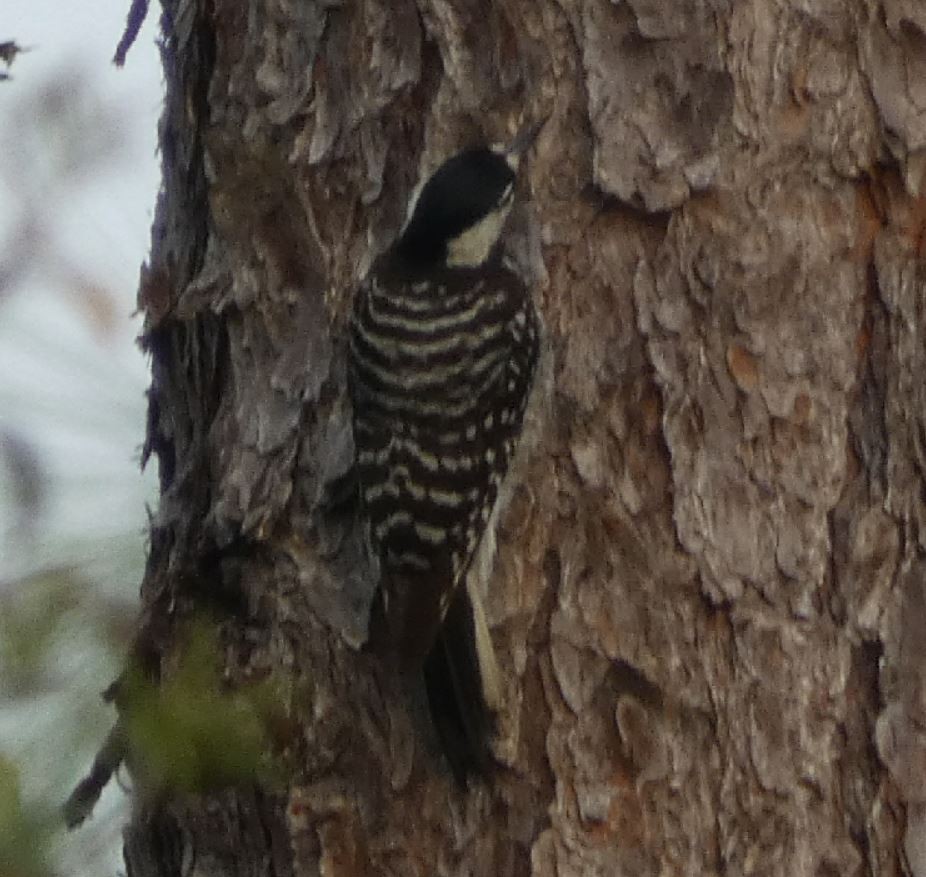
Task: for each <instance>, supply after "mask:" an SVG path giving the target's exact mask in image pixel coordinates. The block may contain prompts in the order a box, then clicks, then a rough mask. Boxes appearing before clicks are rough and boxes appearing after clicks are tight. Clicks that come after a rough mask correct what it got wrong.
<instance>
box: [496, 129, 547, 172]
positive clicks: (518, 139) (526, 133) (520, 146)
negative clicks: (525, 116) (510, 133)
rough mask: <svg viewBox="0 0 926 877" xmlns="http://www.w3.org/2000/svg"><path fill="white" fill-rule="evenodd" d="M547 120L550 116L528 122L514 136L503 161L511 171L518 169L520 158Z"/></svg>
mask: <svg viewBox="0 0 926 877" xmlns="http://www.w3.org/2000/svg"><path fill="white" fill-rule="evenodd" d="M549 118H550V116H549V115H546V116H544V117H543V118H542V119H541V120H540V121H539V122H528V123H525V124H524V125H522V126H521V130H520V131H518V133H517V134H516V135H515V138H514V140H512V141H511V145H510V146H509V147H508V148H507V149H506V150H505V160H506V161H507V162H508V164H509V165H510V166H511V169H512V170H515V171H516V170H517V169H518V165H519V164H520V163H521V156H522V155H524V153H525V152H527V150H528V149H530V148H531V146H532V145H533V143H534V141H535V140H536V139H537V135H538V134H539V133H540V131H541V129H542V128H543V126H544V125H546V123H547V120H548V119H549Z"/></svg>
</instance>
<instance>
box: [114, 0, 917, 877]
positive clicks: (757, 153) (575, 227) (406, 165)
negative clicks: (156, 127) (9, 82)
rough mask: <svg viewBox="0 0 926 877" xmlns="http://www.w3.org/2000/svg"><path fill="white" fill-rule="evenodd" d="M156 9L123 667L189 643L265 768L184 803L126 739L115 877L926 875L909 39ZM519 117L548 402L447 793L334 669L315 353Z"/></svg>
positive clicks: (514, 244) (401, 707) (444, 779)
mask: <svg viewBox="0 0 926 877" xmlns="http://www.w3.org/2000/svg"><path fill="white" fill-rule="evenodd" d="M164 10H165V11H164V45H163V53H164V62H165V75H166V81H167V101H166V107H165V113H164V121H163V127H162V132H161V137H162V141H161V142H162V152H163V157H164V174H165V178H164V189H163V193H162V196H161V198H160V201H159V204H158V210H157V217H156V220H155V227H154V243H153V249H152V255H151V262H150V265H149V267H148V268H147V270H146V271H145V273H144V276H143V281H142V288H141V293H140V302H141V306H142V307H143V309H144V311H145V313H146V315H147V331H146V342H147V345H148V347H149V349H150V351H151V356H152V369H153V379H152V389H151V399H150V404H151V407H150V422H149V437H148V450H149V452H152V453H153V454H154V455H155V456H156V458H157V460H158V463H159V466H160V473H161V484H162V498H161V504H160V508H159V510H158V513H157V515H156V517H155V518H154V519H153V521H152V530H151V555H150V562H149V566H148V571H147V575H146V579H145V582H144V586H143V599H144V614H143V617H142V622H141V631H140V635H139V643H138V648H137V655H136V657H137V659H138V662H139V666H140V668H141V671H142V672H143V673H144V674H145V675H146V676H147V677H148V678H150V679H153V680H155V681H156V682H157V683H158V684H159V685H160V686H161V689H162V690H163V689H164V687H165V686H167V685H169V684H170V682H171V680H172V679H175V678H176V677H177V675H178V673H180V672H181V670H182V667H183V666H184V654H185V653H187V652H189V650H190V649H191V648H193V646H191V645H190V643H191V639H190V636H189V635H188V631H189V629H190V627H189V624H190V621H191V619H194V618H195V619H197V620H196V624H198V625H200V628H202V627H206V628H207V629H208V630H209V631H210V635H214V637H215V640H214V641H215V643H217V648H216V649H215V650H214V655H213V657H214V661H215V663H216V665H217V667H218V669H219V671H220V676H219V675H217V677H216V679H217V680H219V679H220V680H221V687H222V689H223V691H226V692H231V693H238V692H242V691H248V690H249V688H251V687H253V686H254V684H255V680H263V681H264V684H265V685H269V686H270V689H271V690H272V693H273V696H272V698H271V700H272V706H271V707H269V708H266V709H265V710H264V712H263V713H262V729H263V731H262V733H263V734H264V736H263V737H262V738H261V739H262V740H263V743H262V745H263V746H265V747H266V748H267V753H266V760H267V761H268V762H270V761H272V762H273V764H274V768H273V769H272V770H271V771H269V772H267V771H262V770H257V771H255V772H254V777H253V778H252V779H249V780H248V781H244V780H242V779H240V777H239V778H237V779H236V780H235V782H233V783H230V782H228V781H224V782H216V781H215V777H214V776H212V775H211V774H210V772H209V771H208V770H207V769H205V768H203V769H202V770H200V773H199V774H198V780H197V782H195V783H192V784H188V785H187V786H184V787H182V788H181V786H182V784H180V783H179V782H177V781H176V778H175V777H172V776H171V775H170V771H169V770H168V771H167V772H166V773H165V772H163V771H162V772H161V773H160V774H159V775H158V776H157V777H153V776H152V770H153V768H152V767H151V765H150V764H149V763H148V761H150V759H148V758H147V756H146V752H145V751H144V748H143V747H141V746H140V744H138V742H137V741H135V740H132V739H131V734H130V742H131V743H132V755H131V761H130V763H131V764H132V766H133V769H134V774H135V780H136V784H137V788H138V796H137V806H136V811H135V815H134V819H133V822H132V824H131V825H130V827H129V828H128V830H127V832H126V857H127V864H128V873H129V875H130V877H149V875H151V877H153V875H168V874H178V873H184V874H193V873H195V874H196V875H198V877H212V875H220V874H221V875H237V874H241V875H244V874H257V873H260V874H274V875H312V874H324V875H338V877H346V875H376V874H402V875H406V874H416V875H432V874H474V875H496V874H498V875H521V874H523V875H527V874H536V875H560V877H566V875H582V877H587V875H599V874H600V875H620V874H626V875H635V877H636V875H644V874H646V875H649V874H652V875H666V874H691V875H698V874H731V875H739V874H781V875H789V877H792V875H793V877H797V875H821V877H822V875H861V874H873V875H875V874H876V875H900V874H908V875H916V877H926V584H924V572H926V526H924V524H926V501H924V496H926V494H924V469H926V390H924V381H923V374H924V373H926V348H924V345H923V335H922V332H923V320H924V307H926V269H924V242H926V88H924V83H926V63H924V58H926V12H924V11H923V10H924V7H923V6H922V5H921V4H919V3H918V2H917V0H806V2H803V3H799V4H798V3H787V2H777V3H769V2H767V0H744V2H739V3H735V4H734V3H728V2H721V0H699V2H690V3H658V2H653V0H626V2H623V3H617V2H608V0H560V2H552V0H496V2H490V0H417V2H415V0H354V2H349V3H337V2H321V0H318V2H309V0H304V2H298V3H292V2H282V0H250V2H242V0H236V2H230V0H208V2H207V0H164ZM547 113H549V114H550V119H549V121H548V122H547V125H546V127H545V129H544V131H543V132H542V133H541V136H540V139H539V141H538V143H537V145H536V147H535V149H534V150H533V152H532V154H531V155H530V156H529V158H528V160H527V162H526V164H527V167H526V172H525V174H526V178H527V184H526V186H525V190H526V191H529V193H530V203H529V204H527V206H526V207H525V208H524V209H523V211H522V213H521V215H520V216H519V217H517V218H516V221H515V223H514V227H513V229H512V231H511V235H510V239H511V240H510V246H511V248H512V250H513V251H514V252H515V253H516V254H520V263H521V264H522V265H523V270H524V271H525V272H526V273H527V274H528V275H529V276H532V277H533V278H534V280H535V281H536V282H535V296H536V301H537V304H538V308H539V309H540V310H541V312H542V314H543V317H544V320H545V325H546V340H545V344H546V349H547V356H548V359H549V362H550V363H551V364H550V365H549V366H548V373H549V375H550V380H549V381H547V382H541V386H540V387H539V388H538V398H539V401H538V402H535V404H534V410H533V413H532V417H531V421H532V425H531V427H530V428H531V429H532V431H533V435H534V438H533V440H532V441H531V442H529V444H531V445H532V447H531V448H530V449H529V450H526V452H525V453H524V455H523V459H522V461H521V464H520V465H519V467H518V469H517V471H516V472H515V474H514V476H513V479H514V480H515V481H516V485H517V486H516V487H515V491H514V495H513V497H512V500H511V502H510V504H509V507H508V509H507V512H506V513H505V515H504V516H503V520H502V523H501V529H500V534H499V556H498V559H497V562H496V565H495V572H494V576H493V578H492V582H491V588H490V594H489V599H488V612H489V616H490V625H491V627H492V629H493V633H494V637H495V641H496V646H497V649H498V651H499V657H500V661H501V664H502V667H503V671H504V676H505V679H504V684H505V686H506V692H507V698H506V703H507V708H506V712H505V714H504V716H503V723H502V735H501V739H500V740H499V741H498V744H497V750H498V755H499V761H500V765H499V768H498V770H497V772H495V773H494V774H493V775H492V776H491V777H490V778H489V779H488V780H487V781H484V782H477V783H474V784H472V785H471V787H470V788H469V789H468V790H463V789H460V788H458V787H457V786H456V785H455V784H454V782H453V780H452V778H451V776H450V774H449V771H447V770H446V769H445V768H444V767H443V765H442V763H441V761H440V759H439V757H437V756H436V754H435V753H434V751H433V746H431V743H429V741H428V738H427V735H426V734H425V735H422V733H421V731H420V723H417V722H416V721H414V717H413V716H410V714H409V713H410V711H409V709H408V705H407V704H406V703H405V702H403V699H402V698H401V697H399V696H398V695H397V694H396V692H395V691H394V686H393V684H392V680H391V679H390V678H389V674H388V672H386V671H385V670H384V668H381V667H376V666H375V665H374V664H373V662H372V660H371V659H370V658H369V657H368V656H367V655H366V653H364V652H363V651H361V650H360V649H359V646H360V645H361V643H362V642H363V640H364V637H365V625H366V611H367V606H368V602H369V597H370V592H371V588H372V584H371V581H370V576H369V574H368V572H367V570H366V567H365V563H364V559H363V553H362V551H360V550H359V549H358V548H357V546H358V544H359V540H358V538H357V533H356V530H357V527H356V525H353V526H351V525H350V523H348V524H344V523H338V522H334V523H332V521H331V520H330V518H331V516H330V515H329V513H328V512H327V511H325V510H324V508H323V498H324V495H325V491H326V485H327V484H328V483H329V482H331V481H332V480H334V479H335V478H336V477H338V476H339V475H341V474H343V473H344V472H345V471H346V470H347V468H348V466H349V463H350V459H351V455H352V448H353V445H352V440H351V437H350V428H349V412H348V410H347V406H346V401H345V380H344V347H343V332H344V325H345V320H346V315H347V313H348V309H349V306H350V301H351V294H352V291H353V289H354V287H355V286H356V284H357V282H358V281H359V279H360V278H361V277H362V276H363V273H364V272H365V270H366V268H367V266H368V265H369V264H370V261H371V259H372V257H373V256H374V255H375V253H376V252H378V251H379V250H380V249H382V248H383V247H384V246H385V245H386V244H387V243H388V242H389V240H390V239H391V237H392V236H393V235H394V234H395V233H396V230H397V228H398V227H399V225H400V224H401V222H402V219H403V218H404V210H405V205H406V202H407V199H408V197H409V193H410V191H411V189H412V187H413V185H414V183H415V182H416V180H417V178H418V176H419V171H420V170H422V169H423V170H431V169H433V168H434V167H435V166H436V165H437V163H439V162H440V161H441V160H442V159H443V158H445V157H447V156H448V155H450V154H452V153H454V152H455V151H457V149H458V148H460V147H461V146H463V145H466V144H468V143H472V142H474V141H482V142H487V141H488V142H493V141H504V140H507V139H508V138H510V136H511V134H512V132H513V131H514V130H515V128H516V127H517V124H518V122H519V121H520V120H521V119H522V118H524V117H526V116H532V117H540V116H542V115H545V114H547ZM920 369H923V371H920ZM178 668H180V669H178ZM218 684H219V683H218V682H216V685H218ZM123 709H124V710H127V711H130V710H131V705H129V706H126V705H125V704H123ZM223 733H224V734H225V735H227V737H222V736H220V737H219V739H214V738H210V739H208V740H207V741H206V743H204V742H203V740H202V739H199V740H198V741H195V740H192V739H191V740H189V741H186V742H184V741H181V743H182V744H183V745H186V746H188V747H189V748H190V749H191V750H192V749H196V747H197V746H199V747H200V748H201V749H204V750H205V749H208V748H209V747H210V746H212V747H215V748H218V749H223V748H225V747H226V746H227V745H228V744H229V741H232V740H234V739H237V738H238V737H239V736H240V735H241V734H242V733H243V732H242V731H241V729H240V728H239V727H236V726H234V725H233V724H230V723H229V724H228V725H227V726H226V727H224V728H223ZM271 750H272V755H271ZM196 757H197V758H199V760H200V761H199V763H200V765H201V763H202V761H203V759H205V758H206V756H205V754H204V753H202V752H200V753H198V754H197V756H196ZM280 765H283V767H282V768H281V767H280ZM219 773H221V771H219ZM190 869H192V870H190Z"/></svg>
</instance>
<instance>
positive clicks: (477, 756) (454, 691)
mask: <svg viewBox="0 0 926 877" xmlns="http://www.w3.org/2000/svg"><path fill="white" fill-rule="evenodd" d="M475 624H476V623H475V619H474V616H473V607H472V604H471V602H470V597H469V594H468V593H467V590H466V588H465V587H463V588H459V589H457V592H456V594H455V595H454V597H453V600H452V602H451V604H450V608H449V609H448V611H447V615H446V616H445V618H444V623H443V625H442V626H441V629H440V631H439V633H438V634H437V639H436V640H435V642H434V647H433V648H432V649H431V652H430V654H429V655H428V657H427V660H426V661H425V664H424V683H425V690H426V692H427V697H428V706H429V708H430V712H431V719H432V721H433V722H434V728H435V730H436V731H437V736H438V738H439V739H440V743H441V746H442V748H443V750H444V754H445V755H446V757H447V761H448V762H449V763H450V768H451V770H452V771H453V774H454V776H455V777H456V779H457V781H458V782H459V783H460V784H461V785H466V783H467V780H468V779H469V778H471V777H473V776H483V777H484V776H487V775H488V773H489V771H490V769H491V766H492V753H491V749H490V742H491V740H492V737H493V735H494V733H495V714H494V713H493V711H492V710H491V709H490V707H489V705H488V704H487V702H486V698H485V692H484V686H483V679H482V674H481V672H480V664H479V655H478V652H477V648H476V643H477V638H476V629H475Z"/></svg>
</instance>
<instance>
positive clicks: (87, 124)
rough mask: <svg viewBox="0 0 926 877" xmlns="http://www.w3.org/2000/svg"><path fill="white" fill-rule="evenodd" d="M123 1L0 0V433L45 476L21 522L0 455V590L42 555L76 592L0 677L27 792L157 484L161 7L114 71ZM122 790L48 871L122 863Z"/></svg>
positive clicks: (108, 657)
mask: <svg viewBox="0 0 926 877" xmlns="http://www.w3.org/2000/svg"><path fill="white" fill-rule="evenodd" d="M128 7H129V0H83V2H81V3H72V4H65V3H61V2H60V0H21V2H17V0H0V41H4V40H8V39H14V40H16V42H17V43H18V44H19V45H20V46H22V47H24V48H28V49H30V51H28V52H25V53H23V54H21V55H19V56H18V57H17V58H16V60H15V62H14V64H13V66H12V68H10V70H9V73H10V75H11V76H12V77H13V78H12V80H11V81H8V82H0V204H2V205H3V209H2V211H0V274H3V273H4V271H7V272H8V271H9V270H10V268H11V266H12V265H14V264H18V263H20V262H22V263H23V264H24V265H25V267H24V269H23V270H22V271H21V272H18V273H17V275H16V280H15V281H14V283H13V284H12V287H11V288H10V289H7V290H5V291H3V292H0V296H2V297H0V435H4V436H7V437H9V436H12V437H13V438H14V439H15V441H16V442H18V443H22V444H23V446H24V447H26V448H28V449H29V451H30V453H31V454H32V455H33V456H34V459H35V460H36V462H37V463H38V465H39V466H40V470H41V472H42V474H43V483H44V485H45V493H44V497H43V500H42V502H41V503H40V504H39V506H38V507H37V508H36V509H34V510H33V511H32V512H30V514H29V515H28V518H27V520H26V521H25V523H26V524H27V526H28V531H29V533H30V536H29V537H28V538H26V537H24V536H23V534H22V526H23V514H22V504H21V503H18V501H17V498H16V495H15V484H14V483H13V481H12V480H11V474H10V471H9V468H8V467H7V466H6V465H5V463H4V461H3V459H2V457H0V601H2V600H5V599H13V598H18V597H20V596H22V595H23V594H25V593H26V591H25V589H27V588H29V587H31V585H30V583H29V581H25V582H24V578H27V579H28V578H29V577H34V576H35V575H36V574H38V573H41V572H42V571H44V570H49V569H67V570H69V571H72V572H73V573H74V579H73V581H72V580H71V579H70V578H66V581H67V582H68V583H69V584H68V587H70V588H71V589H72V590H74V591H75V592H74V593H73V594H66V595H65V596H64V599H65V600H66V601H67V603H68V606H70V605H71V603H72V602H73V603H74V608H73V609H69V611H68V614H67V615H66V616H64V618H63V619H62V622H61V624H59V625H58V627H56V628H55V631H54V636H53V638H52V640H51V643H52V645H53V647H52V648H51V649H49V653H48V654H47V656H46V657H45V665H44V666H43V667H42V668H41V673H39V674H38V682H39V683H40V684H37V686H36V690H35V691H26V692H25V693H23V694H20V695H18V696H17V697H15V698H12V699H11V698H9V697H8V696H7V694H6V693H4V692H2V691H0V698H2V700H0V756H2V757H4V758H6V759H12V760H13V761H14V762H15V763H16V764H17V765H18V768H19V772H20V780H21V783H22V792H23V794H24V797H25V799H26V802H27V804H29V805H30V806H31V805H34V806H36V807H38V808H42V807H45V808H48V807H50V806H55V805H56V804H57V803H60V802H61V801H63V800H64V798H65V797H66V796H67V794H68V792H69V791H70V787H71V785H72V784H73V782H74V781H76V780H77V779H78V778H79V776H81V775H82V774H83V773H84V772H86V770H87V769H88V768H89V765H90V761H91V760H92V757H93V755H94V752H95V749H96V747H97V746H98V745H99V743H101V742H102V739H103V736H104V735H105V733H106V731H107V729H108V727H109V726H110V724H111V722H112V721H113V717H114V715H113V711H112V709H111V708H110V707H107V706H106V705H104V704H102V703H101V701H100V699H99V693H100V691H102V690H103V689H104V688H105V687H106V686H107V685H108V684H109V682H110V681H111V680H112V679H113V678H114V676H115V675H116V674H117V673H118V671H119V665H118V662H119V656H118V655H117V654H115V651H116V650H115V649H114V648H113V647H112V645H110V646H109V647H107V646H106V645H105V644H101V643H100V642H99V641H98V640H99V635H98V633H97V632H96V631H95V630H94V626H93V622H92V618H93V613H94V612H98V611H99V605H115V606H118V607H120V610H119V613H117V614H118V615H119V617H122V616H123V615H125V616H127V617H131V611H132V608H133V606H134V603H135V602H136V601H137V594H138V587H139V583H140V578H141V573H142V565H143V563H144V551H145V542H144V539H145V528H146V514H147V513H146V504H148V505H150V506H153V505H154V503H155V502H156V490H155V484H156V475H157V473H156V466H155V465H151V466H149V470H148V471H147V472H146V473H145V474H144V475H142V473H140V471H139V466H138V453H139V448H140V446H141V443H142V441H143V438H144V424H145V398H144V391H145V388H146V386H147V382H148V377H147V372H148V365H147V362H146V360H145V358H144V356H143V355H142V353H141V352H140V351H139V349H138V347H137V345H136V343H135V338H136V336H137V335H138V333H139V331H140V329H141V322H140V320H139V318H138V317H137V316H136V317H133V316H132V314H133V311H134V308H135V293H136V287H137V281H138V270H139V266H140V264H141V263H142V261H143V260H144V259H145V257H146V254H147V251H148V246H149V235H150V226H151V221H152V217H153V211H154V200H155V196H156V193H157V188H158V184H159V179H160V167H159V159H158V157H157V155H156V137H157V121H158V117H159V115H160V108H161V90H162V79H161V70H160V59H159V56H158V52H157V49H156V47H155V44H154V40H155V35H156V33H157V24H158V17H159V16H160V6H159V4H157V3H152V4H151V8H150V9H149V15H148V21H147V22H146V23H145V26H144V28H143V29H142V32H141V33H140V35H139V38H138V40H137V42H136V43H135V45H134V46H133V47H132V49H131V50H130V52H129V54H128V57H127V61H126V65H125V67H124V68H122V69H121V70H120V69H117V68H115V67H114V66H113V65H112V63H111V58H112V56H113V52H114V50H115V47H116V44H117V43H118V41H119V38H120V36H121V34H122V31H123V28H124V25H125V17H126V13H127V10H128ZM0 69H3V68H2V66H0ZM49 107H50V108H49ZM75 166H76V167H78V168H80V169H79V170H77V171H75V170H74V169H73V168H74V167H75ZM75 582H76V583H75ZM3 610H4V603H2V602H0V612H2V611H3ZM0 669H2V668H0ZM122 779H123V781H127V780H126V778H125V777H124V776H122ZM125 801H126V799H125V796H124V795H123V794H122V793H121V792H120V791H119V789H118V786H117V785H116V784H112V786H111V788H110V790H109V791H108V792H107V794H106V796H105V797H104V799H103V801H101V803H100V804H99V805H98V806H97V809H96V811H95V813H94V817H93V818H92V819H91V820H90V821H89V822H88V823H87V824H86V825H85V826H84V827H83V828H81V829H80V830H79V831H77V832H75V833H73V834H70V835H64V834H63V833H61V834H59V835H58V836H57V837H56V839H55V842H54V855H55V858H54V862H55V865H56V873H57V874H60V875H83V874H87V875H94V877H96V875H115V874H116V873H117V871H118V872H124V866H123V864H122V859H121V842H120V838H119V831H120V829H121V820H122V819H124V818H125V814H126V805H125ZM2 870H3V869H2V868H0V871H2Z"/></svg>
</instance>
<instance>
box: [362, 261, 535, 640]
mask: <svg viewBox="0 0 926 877" xmlns="http://www.w3.org/2000/svg"><path fill="white" fill-rule="evenodd" d="M537 356H538V321H537V315H536V312H535V310H534V306H533V302H532V300H531V296H530V293H529V290H528V289H527V288H526V287H525V285H524V284H523V283H522V281H521V280H520V278H518V277H517V275H515V274H514V273H513V272H512V271H510V270H508V269H507V268H506V267H504V266H503V265H502V263H501V260H500V259H498V258H497V257H496V258H494V259H493V260H492V261H491V262H490V263H488V264H487V265H484V266H479V267H476V268H448V267H446V266H442V267H441V268H440V269H438V270H433V269H432V270H429V271H427V272H426V273H422V272H421V270H420V269H418V268H415V267H413V266H411V265H409V264H408V263H407V261H406V260H404V259H403V258H401V257H400V256H399V255H397V254H396V253H395V252H394V251H390V252H387V253H386V254H384V255H383V256H382V257H381V258H380V259H379V260H378V262H377V263H376V264H375V265H374V268H373V270H372V271H371V272H370V274H369V275H368V277H367V279H366V281H365V282H364V284H363V285H362V286H361V288H360V290H359V291H358V294H357V298H356V299H355V303H354V311H353V317H352V320H351V327H350V366H349V380H350V389H351V396H352V401H353V406H354V438H355V442H356V446H357V458H356V459H357V473H358V476H359V482H360V489H361V500H362V507H363V509H364V513H365V515H366V517H367V520H368V523H369V528H370V537H371V542H372V545H373V548H374V550H375V551H376V553H377V554H378V556H379V559H380V563H381V568H382V573H383V577H382V585H381V599H382V604H383V609H384V610H385V615H386V618H387V622H388V626H389V628H390V629H391V633H392V637H393V638H394V640H396V642H395V643H394V644H395V645H396V646H397V648H398V649H399V651H400V652H403V653H404V654H406V655H412V656H413V657H417V658H420V657H423V656H424V655H425V654H426V653H427V651H428V650H429V649H430V648H431V646H432V644H433V642H434V638H435V636H436V635H437V632H438V630H439V628H440V625H441V623H442V621H443V620H444V617H445V615H446V613H447V609H448V606H449V604H450V600H451V598H452V597H453V595H454V593H455V592H456V590H457V589H458V588H459V587H460V585H461V583H462V581H463V579H464V577H465V575H466V572H467V570H468V568H469V566H470V564H471V562H472V560H473V556H474V554H475V552H476V549H477V548H478V546H479V542H480V539H481V538H482V536H483V534H484V532H485V529H486V527H487V525H488V524H489V521H490V519H491V517H492V511H493V508H494V506H495V503H496V501H497V499H498V494H499V487H500V485H501V482H502V479H503V478H504V477H505V475H506V472H507V470H508V466H509V463H510V461H511V458H512V456H513V454H514V452H515V447H516V444H517V441H518V436H519V434H520V432H521V427H522V423H523V418H524V411H525V406H526V404H527V399H528V395H529V391H530V387H531V382H532V378H533V375H534V371H535V368H536V363H537Z"/></svg>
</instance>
